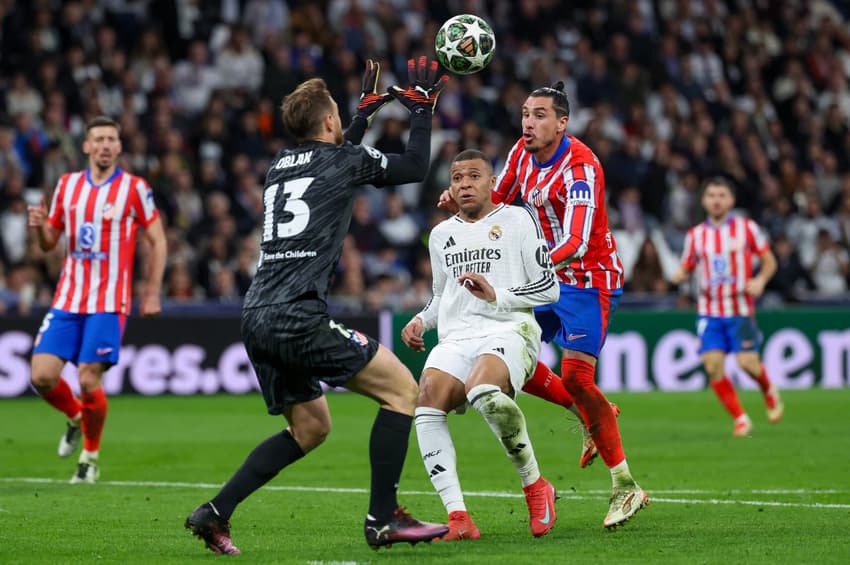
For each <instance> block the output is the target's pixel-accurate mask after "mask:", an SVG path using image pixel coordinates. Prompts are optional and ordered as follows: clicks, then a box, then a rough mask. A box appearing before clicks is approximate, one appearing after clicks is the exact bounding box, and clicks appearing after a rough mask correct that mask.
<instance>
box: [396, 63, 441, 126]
mask: <svg viewBox="0 0 850 565" xmlns="http://www.w3.org/2000/svg"><path fill="white" fill-rule="evenodd" d="M407 76H408V79H409V81H410V85H409V86H408V87H407V88H406V89H404V90H402V89H401V88H399V87H398V86H391V87H390V89H389V90H388V92H389V93H390V94H391V95H392V96H394V97H395V99H396V100H398V101H399V102H401V103H402V104H404V106H405V107H406V108H407V109H408V110H410V111H411V112H412V113H420V112H424V111H427V112H433V111H434V107H435V106H436V105H437V97H438V96H440V93H441V92H442V91H443V88H444V87H445V86H446V83H447V82H448V81H449V77H448V76H447V75H443V76H441V77H440V78H439V79H438V78H437V61H431V64H430V65H429V64H428V58H427V57H425V56H422V57H419V61H418V63H417V62H416V61H415V60H414V59H409V60H408V61H407Z"/></svg>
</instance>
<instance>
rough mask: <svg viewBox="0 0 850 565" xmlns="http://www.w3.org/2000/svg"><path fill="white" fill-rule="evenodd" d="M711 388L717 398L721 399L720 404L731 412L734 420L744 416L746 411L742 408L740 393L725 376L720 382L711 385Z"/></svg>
mask: <svg viewBox="0 0 850 565" xmlns="http://www.w3.org/2000/svg"><path fill="white" fill-rule="evenodd" d="M711 388H713V389H714V393H715V394H716V395H717V398H719V399H720V403H721V404H723V406H724V407H725V408H726V411H727V412H729V413H730V414H731V415H732V417H733V418H734V419H736V420H737V419H738V418H739V417H741V416H743V415H744V409H743V408H741V402H740V401H739V400H738V393H737V392H735V387H734V386H732V381H730V380H729V378H728V377H727V376H726V375H724V376H723V378H722V379H720V380H719V381H714V382H712V383H711Z"/></svg>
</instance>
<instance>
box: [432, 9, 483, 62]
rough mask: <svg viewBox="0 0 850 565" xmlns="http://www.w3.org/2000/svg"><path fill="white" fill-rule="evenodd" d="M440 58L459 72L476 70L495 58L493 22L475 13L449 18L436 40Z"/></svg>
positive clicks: (435, 44)
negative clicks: (491, 25) (490, 23)
mask: <svg viewBox="0 0 850 565" xmlns="http://www.w3.org/2000/svg"><path fill="white" fill-rule="evenodd" d="M434 46H435V48H436V51H437V59H438V60H439V61H440V63H442V65H443V66H444V67H445V68H446V69H448V70H449V71H451V72H453V73H455V74H458V75H471V74H472V73H477V72H478V71H480V70H481V69H483V68H484V67H486V66H487V64H488V63H489V62H490V61H492V60H493V55H495V54H496V36H495V35H494V34H493V29H492V28H491V27H490V25H489V24H488V23H487V22H485V21H484V20H482V19H481V18H479V17H478V16H473V15H472V14H461V15H459V16H454V17H452V18H449V19H448V20H446V22H445V23H444V24H443V25H442V26H441V27H440V31H438V32H437V39H436V40H435V41H434Z"/></svg>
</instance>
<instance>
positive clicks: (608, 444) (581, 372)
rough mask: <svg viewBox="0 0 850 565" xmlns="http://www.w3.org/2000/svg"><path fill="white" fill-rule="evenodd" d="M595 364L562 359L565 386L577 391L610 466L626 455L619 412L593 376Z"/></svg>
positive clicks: (575, 395) (581, 408)
mask: <svg viewBox="0 0 850 565" xmlns="http://www.w3.org/2000/svg"><path fill="white" fill-rule="evenodd" d="M593 372H594V369H593V365H591V364H590V363H588V362H586V361H582V360H580V359H573V358H564V359H562V360H561V373H562V374H563V375H564V377H563V378H564V387H565V388H566V389H567V391H568V392H569V393H570V394H572V395H573V398H574V399H575V403H576V406H578V409H579V411H580V412H581V416H582V418H583V419H584V421H585V422H587V429H588V431H589V432H590V435H591V437H593V442H594V443H595V444H596V449H598V450H599V455H601V456H602V460H603V461H605V464H606V465H608V468H609V469H610V468H611V467H614V466H616V465H619V464H620V463H622V462H623V460H624V459H625V458H626V455H625V453H623V442H622V440H621V439H620V428H619V427H618V426H617V416H616V415H615V414H614V409H613V408H611V403H610V402H608V399H607V398H605V395H604V394H602V391H601V390H599V387H597V386H596V382H595V381H594V380H593Z"/></svg>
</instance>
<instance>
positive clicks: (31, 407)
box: [0, 389, 850, 565]
mask: <svg viewBox="0 0 850 565" xmlns="http://www.w3.org/2000/svg"><path fill="white" fill-rule="evenodd" d="M611 398H612V400H614V401H616V402H618V403H619V404H620V406H621V408H622V410H623V413H622V415H621V416H620V420H619V421H620V429H621V432H622V435H623V441H624V445H625V448H626V453H627V455H628V460H629V463H630V466H631V468H632V471H633V473H634V475H635V477H636V478H637V479H638V480H639V482H640V483H641V485H642V486H643V487H644V489H645V490H646V491H647V492H648V493H649V495H650V498H651V499H652V504H651V505H650V506H649V507H648V508H647V509H645V510H643V511H642V512H640V513H639V514H638V515H637V516H636V517H635V518H634V519H633V520H632V521H631V522H629V523H628V524H626V525H625V526H624V527H623V528H620V529H619V530H617V531H614V532H608V531H605V530H604V529H603V528H602V526H601V523H602V518H603V516H604V515H605V512H606V509H607V499H608V495H609V491H610V478H609V473H608V472H607V470H606V469H605V466H604V464H603V463H602V462H601V461H597V462H596V463H595V464H594V465H593V466H592V467H590V468H589V469H585V470H581V469H579V468H578V454H579V444H580V435H579V434H578V433H577V432H576V431H574V429H573V428H574V423H575V421H574V420H573V419H571V418H569V417H568V416H567V414H566V413H565V412H564V411H562V410H561V409H559V408H557V407H554V406H551V405H548V404H546V403H544V402H543V401H540V400H538V399H534V398H530V397H527V396H522V397H521V399H520V404H521V406H522V407H523V408H524V410H525V412H526V415H527V419H528V421H529V428H530V434H531V439H532V441H533V443H534V446H535V450H536V452H537V456H538V460H539V462H540V465H541V470H542V472H543V474H544V475H545V476H546V477H547V478H549V480H551V481H552V483H553V484H554V485H555V487H556V488H557V489H558V491H559V494H560V495H561V498H560V500H559V501H558V503H557V510H558V522H557V524H556V526H555V528H554V529H553V531H552V532H551V533H550V534H549V535H548V536H546V537H544V538H541V539H534V538H532V537H531V534H530V532H529V530H528V524H527V513H526V508H525V502H524V500H523V498H522V497H521V490H520V486H519V480H518V478H517V476H516V474H515V472H514V469H513V467H512V466H511V465H510V463H509V462H508V460H507V458H506V457H505V456H504V454H503V453H502V451H501V447H500V445H499V444H498V442H497V441H496V439H495V438H494V437H493V436H492V434H491V432H490V430H489V428H487V426H486V425H485V424H484V422H483V420H482V419H481V417H480V416H478V415H477V414H476V413H474V411H470V412H469V413H467V414H466V415H463V416H450V418H449V426H450V428H451V429H452V432H453V434H454V437H455V445H456V447H457V450H458V456H459V473H460V477H461V481H462V484H463V486H464V489H465V491H466V492H467V496H466V502H467V506H468V507H469V509H470V512H472V514H473V517H474V518H475V520H476V522H477V524H478V526H479V528H480V529H481V533H482V539H481V540H479V541H469V542H462V543H447V544H419V545H416V546H413V547H411V546H409V545H407V544H404V545H396V546H394V547H392V548H391V549H388V550H386V549H385V550H381V551H379V552H374V551H372V550H371V549H369V548H368V546H367V545H366V544H365V542H364V539H363V533H362V525H363V517H364V515H365V512H366V507H367V503H368V494H367V489H368V484H369V468H368V458H367V444H368V434H369V429H370V427H371V423H372V419H373V417H374V414H375V410H376V407H375V405H374V404H373V403H372V402H371V401H368V400H366V399H363V398H361V397H358V396H355V395H352V394H331V395H330V398H329V401H330V405H331V411H332V413H333V422H334V431H333V432H332V433H331V435H330V437H329V438H328V441H327V442H326V443H325V445H323V446H321V447H320V448H319V449H318V450H317V451H315V452H314V453H312V454H310V455H309V456H308V457H307V458H306V459H304V460H302V461H299V462H298V463H296V464H295V465H293V466H291V467H290V468H288V469H285V470H284V471H283V472H282V473H281V474H280V475H279V476H278V477H276V478H275V479H274V480H272V482H271V483H269V485H268V486H267V488H264V489H262V490H260V491H259V492H257V493H255V494H254V495H253V496H252V497H250V498H249V499H248V500H246V501H245V502H244V503H243V504H242V505H241V506H240V507H239V508H238V509H237V511H236V514H235V515H234V516H233V518H232V524H233V539H234V542H235V544H236V545H237V546H238V547H239V548H240V549H241V550H242V552H243V554H242V555H241V556H238V557H225V558H214V557H213V556H212V554H211V553H210V552H208V551H207V550H205V549H204V548H203V545H202V543H201V542H200V541H198V540H196V539H195V538H193V537H191V536H190V535H189V533H188V532H187V531H185V530H184V529H183V520H184V519H185V517H186V515H187V514H188V513H189V512H190V511H191V510H192V509H193V508H194V507H195V506H197V505H198V504H200V503H201V502H203V501H205V500H207V499H208V498H209V497H211V496H212V495H213V493H214V492H215V489H216V488H217V486H218V485H220V484H221V483H223V482H224V481H225V480H226V479H227V478H228V477H229V476H230V474H231V473H232V472H233V471H234V470H235V469H236V467H237V466H238V465H239V464H241V462H242V460H243V459H244V457H245V456H246V455H247V453H248V452H249V451H250V450H251V449H252V448H253V447H254V445H255V444H256V443H257V442H258V441H259V440H261V439H263V438H265V437H266V436H268V435H270V434H272V433H274V432H275V431H277V430H280V429H281V427H282V422H283V420H282V418H272V417H269V416H267V415H265V412H264V405H263V403H262V400H261V398H260V397H259V396H257V395H248V396H238V397H228V396H213V397H191V398H179V397H158V398H144V397H116V398H113V399H110V411H109V416H108V420H107V428H106V433H105V437H104V444H103V447H102V451H101V469H102V475H101V482H100V484H98V485H75V486H71V485H68V484H67V480H68V479H69V478H70V476H71V474H72V472H73V469H74V466H75V462H76V456H74V457H72V458H70V459H59V458H58V457H57V456H56V444H57V442H58V439H59V435H60V433H61V431H62V430H63V428H64V423H63V421H62V417H61V415H59V414H58V413H55V412H53V411H52V410H51V409H50V408H49V407H48V406H47V405H46V404H44V403H43V402H42V401H41V400H39V399H34V398H28V399H16V400H2V401H0V540H2V545H0V563H49V564H59V563H92V562H97V563H210V562H211V561H210V560H211V559H226V560H233V561H237V562H241V563H305V564H306V563H310V564H319V563H325V564H328V563H372V564H377V563H416V564H417V565H420V564H425V563H447V564H452V565H454V564H461V563H487V564H488V565H489V564H492V563H540V564H543V563H546V564H553V563H614V564H617V565H619V564H625V563H654V562H657V563H724V564H725V563H747V564H750V563H770V564H775V563H847V562H848V560H850V534H848V525H850V424H848V421H847V413H848V407H850V390H846V389H843V390H830V391H825V390H812V391H786V392H785V394H784V399H785V403H786V415H785V419H784V420H783V421H782V422H781V423H780V424H778V425H776V426H771V425H770V424H769V423H768V422H767V420H766V416H765V415H764V410H763V405H762V402H761V398H760V396H759V395H758V394H757V393H754V392H744V393H742V394H741V398H742V401H743V402H744V405H745V407H746V408H747V409H748V411H749V413H750V415H751V417H752V418H753V421H754V424H755V428H754V433H753V436H752V437H751V438H745V439H735V438H732V437H731V429H732V423H731V420H730V419H729V418H728V417H727V416H726V415H725V413H724V412H723V411H722V408H721V407H720V405H719V403H718V402H717V401H716V399H715V398H714V396H713V395H712V394H711V393H710V392H700V393H672V394H662V393H648V394H614V395H611ZM400 501H401V503H402V504H404V505H406V506H408V508H409V509H410V510H411V511H412V512H413V514H414V515H415V516H417V517H419V518H421V519H424V520H432V521H442V520H444V519H445V514H444V512H443V508H442V505H441V503H440V500H439V498H438V497H437V495H436V494H434V492H433V490H432V487H431V483H430V482H429V480H428V478H427V477H426V475H425V471H424V467H423V465H422V463H421V461H420V458H419V452H418V449H417V446H416V438H415V433H411V443H410V450H409V452H408V459H407V464H406V466H405V470H404V474H403V476H402V481H401V494H400Z"/></svg>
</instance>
